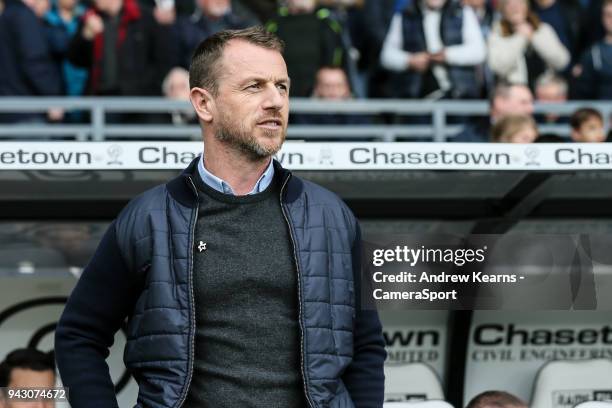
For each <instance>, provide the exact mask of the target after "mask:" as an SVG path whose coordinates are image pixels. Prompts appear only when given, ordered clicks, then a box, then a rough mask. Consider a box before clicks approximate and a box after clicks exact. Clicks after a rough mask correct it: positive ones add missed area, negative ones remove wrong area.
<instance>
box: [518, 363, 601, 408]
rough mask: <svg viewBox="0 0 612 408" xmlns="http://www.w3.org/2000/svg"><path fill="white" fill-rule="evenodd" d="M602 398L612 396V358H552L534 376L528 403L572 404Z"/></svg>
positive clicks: (561, 407) (539, 407)
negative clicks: (555, 359) (530, 397)
mask: <svg viewBox="0 0 612 408" xmlns="http://www.w3.org/2000/svg"><path fill="white" fill-rule="evenodd" d="M602 399H612V360H608V359H593V360H583V361H551V362H549V363H547V364H546V365H544V366H543V367H542V369H541V370H540V372H539V373H538V375H537V377H536V380H535V384H534V390H533V397H532V399H531V404H530V407H531V408H565V407H568V408H571V407H573V406H575V405H576V404H579V403H581V402H584V401H597V400H602ZM592 408H595V407H592Z"/></svg>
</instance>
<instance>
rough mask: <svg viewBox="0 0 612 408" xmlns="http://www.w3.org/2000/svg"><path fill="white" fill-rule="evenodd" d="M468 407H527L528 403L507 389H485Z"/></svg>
mask: <svg viewBox="0 0 612 408" xmlns="http://www.w3.org/2000/svg"><path fill="white" fill-rule="evenodd" d="M466 408H527V404H526V403H525V402H524V401H523V400H521V399H520V398H518V397H517V396H515V395H512V394H510V393H508V392H505V391H485V392H483V393H480V394H478V395H477V396H475V397H474V398H472V400H471V401H470V402H469V403H468V404H467V407H466Z"/></svg>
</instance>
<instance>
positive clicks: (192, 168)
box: [166, 155, 301, 208]
mask: <svg viewBox="0 0 612 408" xmlns="http://www.w3.org/2000/svg"><path fill="white" fill-rule="evenodd" d="M199 161H200V155H198V156H197V157H195V158H194V159H193V160H192V161H191V163H189V165H188V166H187V167H186V168H185V169H184V170H183V171H182V172H181V174H179V175H178V176H177V177H175V178H173V179H172V180H170V181H169V182H168V183H166V188H167V189H168V192H169V193H170V195H171V196H172V198H174V199H175V200H176V201H178V202H179V203H181V204H182V205H184V206H186V207H190V208H194V207H195V206H197V203H198V191H197V190H196V188H195V183H194V182H193V178H194V177H197V172H198V162H199ZM273 163H274V172H275V174H277V175H278V176H279V177H280V178H281V180H282V182H283V183H284V182H285V181H286V180H287V179H288V178H289V177H291V176H292V174H291V172H290V171H289V170H287V169H285V168H284V167H283V166H281V164H280V163H279V162H278V161H277V160H276V159H273ZM275 177H276V176H275ZM296 179H297V178H296V177H293V180H295V181H298V180H296ZM289 184H291V185H288V186H287V189H286V193H285V200H284V201H294V200H295V199H296V198H297V196H298V195H299V193H298V192H299V191H301V181H300V182H299V185H300V188H298V189H296V188H295V187H297V185H294V184H295V183H289Z"/></svg>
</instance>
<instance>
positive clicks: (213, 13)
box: [197, 0, 231, 18]
mask: <svg viewBox="0 0 612 408" xmlns="http://www.w3.org/2000/svg"><path fill="white" fill-rule="evenodd" d="M197 1H198V7H199V8H200V10H202V12H203V13H204V14H206V15H207V16H210V17H216V18H220V17H223V16H224V15H225V14H226V13H227V12H228V11H229V9H230V6H231V4H230V0H197Z"/></svg>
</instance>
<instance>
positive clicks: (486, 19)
mask: <svg viewBox="0 0 612 408" xmlns="http://www.w3.org/2000/svg"><path fill="white" fill-rule="evenodd" d="M463 5H464V6H468V7H471V8H472V10H474V14H476V18H477V19H478V23H479V24H480V31H481V32H482V36H483V37H484V38H485V40H486V39H487V38H489V33H490V32H491V27H492V26H493V19H494V18H495V10H494V9H493V5H492V4H491V1H489V0H463ZM476 75H477V81H478V87H479V89H480V95H479V97H481V98H486V97H487V95H489V94H490V93H491V90H492V89H493V87H494V86H495V75H494V74H493V71H491V69H490V68H489V67H488V66H487V64H486V63H482V64H480V65H479V66H478V68H477V71H476Z"/></svg>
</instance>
